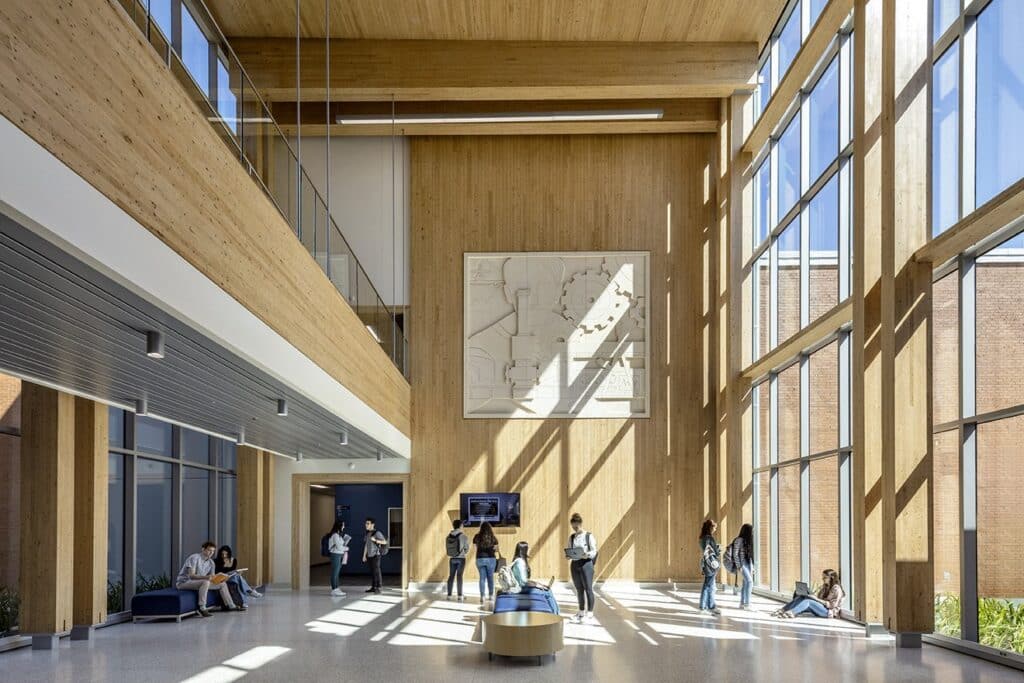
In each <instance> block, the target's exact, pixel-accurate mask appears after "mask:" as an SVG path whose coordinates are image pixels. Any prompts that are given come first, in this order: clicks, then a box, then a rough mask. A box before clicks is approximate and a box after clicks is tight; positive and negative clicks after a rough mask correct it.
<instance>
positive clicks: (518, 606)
mask: <svg viewBox="0 0 1024 683" xmlns="http://www.w3.org/2000/svg"><path fill="white" fill-rule="evenodd" d="M500 612H547V613H548V614H558V603H557V602H555V596H553V595H552V594H551V591H546V590H542V589H540V588H534V587H532V586H524V587H523V592H522V593H498V595H497V597H495V599H494V613H495V614H498V613H500Z"/></svg>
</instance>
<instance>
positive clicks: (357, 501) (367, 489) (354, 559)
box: [334, 484, 402, 575]
mask: <svg viewBox="0 0 1024 683" xmlns="http://www.w3.org/2000/svg"><path fill="white" fill-rule="evenodd" d="M400 507H402V485H401V484H338V485H337V486H335V487H334V511H335V515H336V516H337V517H338V518H339V519H342V520H344V521H345V533H347V534H348V535H349V536H351V537H352V542H351V544H350V545H349V556H348V557H349V560H348V565H347V566H346V567H345V569H344V570H343V572H344V573H345V574H366V575H369V571H368V569H369V568H368V565H365V564H363V539H364V536H365V534H366V528H365V527H364V525H363V523H364V522H365V521H366V518H367V517H373V518H374V519H376V520H377V529H379V530H380V531H382V532H383V533H384V535H385V536H386V535H388V508H400ZM389 540H390V539H389ZM380 567H381V572H382V573H384V574H398V575H400V574H401V573H402V551H401V550H398V549H396V548H392V549H391V552H389V553H388V554H387V555H385V556H384V559H383V560H381V563H380Z"/></svg>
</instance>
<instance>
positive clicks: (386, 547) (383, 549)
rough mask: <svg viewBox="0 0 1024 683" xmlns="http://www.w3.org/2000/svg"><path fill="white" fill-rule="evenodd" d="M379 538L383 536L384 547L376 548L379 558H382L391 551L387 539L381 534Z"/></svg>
mask: <svg viewBox="0 0 1024 683" xmlns="http://www.w3.org/2000/svg"><path fill="white" fill-rule="evenodd" d="M381 536H383V538H384V545H378V546H377V551H378V552H379V553H380V556H381V557H384V556H385V555H387V554H388V551H389V550H391V544H390V543H388V537H387V536H384V534H381Z"/></svg>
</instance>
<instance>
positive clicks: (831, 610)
mask: <svg viewBox="0 0 1024 683" xmlns="http://www.w3.org/2000/svg"><path fill="white" fill-rule="evenodd" d="M821 580H822V581H821V587H820V588H818V592H817V593H814V594H812V593H811V591H810V589H809V588H808V586H807V584H805V583H803V582H802V581H798V582H797V585H796V588H797V590H796V593H794V594H793V599H792V600H790V601H789V602H788V603H786V604H785V605H783V607H782V608H781V609H777V610H775V611H774V612H772V616H773V617H779V618H780V619H793V618H794V617H799V616H812V617H821V618H823V619H834V618H836V617H838V616H839V611H840V610H841V609H842V605H843V599H844V598H845V597H846V591H844V590H843V586H842V584H840V583H839V573H838V572H836V571H835V570H833V569H826V570H825V571H823V572H822V573H821Z"/></svg>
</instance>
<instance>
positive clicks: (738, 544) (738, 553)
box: [733, 524, 754, 609]
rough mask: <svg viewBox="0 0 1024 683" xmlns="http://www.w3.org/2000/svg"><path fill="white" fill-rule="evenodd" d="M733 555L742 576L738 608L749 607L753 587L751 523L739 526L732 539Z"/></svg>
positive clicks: (752, 534)
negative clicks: (738, 531) (735, 535)
mask: <svg viewBox="0 0 1024 683" xmlns="http://www.w3.org/2000/svg"><path fill="white" fill-rule="evenodd" d="M733 556H734V557H735V558H736V559H735V562H736V566H737V567H738V568H739V571H740V575H741V576H742V577H743V587H742V588H741V589H740V609H750V593H751V591H752V590H753V589H754V527H752V526H751V525H749V524H744V525H743V526H741V527H740V535H739V536H737V537H736V540H735V541H733Z"/></svg>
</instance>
